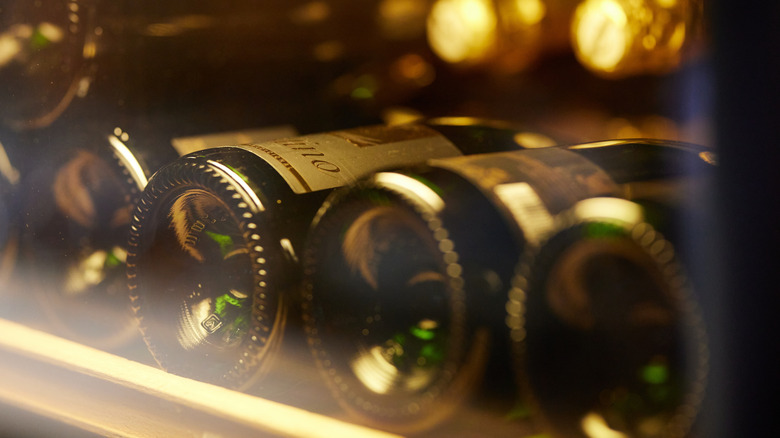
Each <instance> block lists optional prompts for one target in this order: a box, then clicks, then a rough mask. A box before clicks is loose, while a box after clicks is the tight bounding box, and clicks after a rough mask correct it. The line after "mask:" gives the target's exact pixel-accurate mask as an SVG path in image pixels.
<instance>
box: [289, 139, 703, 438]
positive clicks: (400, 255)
mask: <svg viewBox="0 0 780 438" xmlns="http://www.w3.org/2000/svg"><path fill="white" fill-rule="evenodd" d="M583 151H587V152H583ZM705 152H707V153H709V152H708V150H707V149H706V148H701V147H697V146H694V145H683V144H679V143H673V142H663V141H649V140H633V141H614V142H600V143H591V144H584V145H576V146H564V147H560V148H557V147H556V148H547V149H539V150H525V151H515V152H504V153H496V154H484V155H475V156H464V157H456V158H449V159H440V160H431V161H429V162H428V165H427V166H426V167H422V168H418V169H410V170H407V171H402V172H381V173H377V174H375V175H373V176H371V177H369V178H366V179H363V180H362V181H360V182H359V183H357V184H355V185H353V186H351V187H349V188H344V189H341V190H339V191H336V192H334V193H333V194H332V195H331V196H330V197H329V198H328V199H327V200H326V201H325V203H324V205H323V207H322V209H321V210H320V211H319V212H318V214H317V216H316V218H315V221H314V224H313V226H312V229H311V230H310V235H309V240H308V242H307V246H306V250H305V252H304V255H303V258H302V260H303V266H304V274H305V276H304V283H303V292H302V293H303V309H304V310H303V312H304V313H303V316H304V321H305V323H306V331H307V334H308V337H309V344H310V346H311V349H312V352H313V354H314V357H315V360H316V363H317V365H318V367H319V368H320V370H321V374H322V375H323V377H324V378H325V380H326V381H327V382H328V383H329V386H330V387H331V389H332V392H333V393H334V394H335V396H336V399H337V400H338V401H339V402H340V404H341V406H343V407H344V408H345V409H346V410H347V411H348V412H350V413H351V414H353V415H354V417H355V418H356V419H358V420H359V421H361V422H365V423H368V424H371V425H374V426H376V427H380V428H385V429H389V430H393V431H398V432H404V433H417V432H424V431H426V430H429V429H430V428H431V427H434V426H435V425H437V424H440V423H442V422H443V421H445V420H450V421H454V422H456V423H457V421H458V418H457V417H458V416H457V415H454V416H453V414H454V413H456V412H459V409H468V408H467V407H464V405H463V403H464V401H465V400H467V399H470V400H471V401H473V402H474V403H478V404H479V405H480V406H487V405H490V406H494V408H495V407H496V406H503V408H504V409H505V412H508V414H507V415H509V416H511V417H513V418H523V419H525V420H528V419H533V420H535V421H522V422H517V426H518V427H517V430H516V431H515V432H514V433H515V434H534V433H551V434H553V435H555V434H556V433H558V432H559V430H556V429H554V428H549V427H547V426H548V425H547V424H546V423H544V422H543V421H542V420H541V419H542V418H546V417H545V416H543V415H540V411H539V409H538V405H534V404H533V402H532V401H529V400H533V396H532V395H529V392H528V391H527V388H528V386H529V385H526V386H524V387H523V391H518V390H517V387H516V386H515V385H514V383H513V382H514V381H515V380H516V379H515V376H514V374H515V371H516V372H517V375H518V376H520V379H519V380H520V381H521V382H527V381H528V380H529V379H530V380H531V381H535V379H537V378H539V377H538V376H539V375H541V376H543V377H544V378H547V379H550V381H551V382H552V383H551V385H553V387H555V386H554V382H555V381H556V379H557V378H559V376H557V375H556V374H555V373H554V372H551V373H549V374H546V375H545V374H544V371H545V369H546V368H545V365H547V366H548V367H549V368H550V369H551V370H552V369H554V368H553V366H554V365H555V364H548V363H547V362H544V360H542V362H534V364H538V366H539V368H540V371H538V372H537V375H533V376H532V377H530V378H529V377H527V373H525V366H524V365H523V362H524V361H525V360H531V361H539V359H538V358H537V356H538V355H532V354H531V353H530V352H529V353H528V354H527V355H526V356H520V355H519V354H518V355H514V356H513V355H512V354H510V352H511V351H515V350H516V352H519V351H521V350H522V347H520V346H517V347H515V346H513V345H512V343H513V342H517V343H519V342H520V341H521V340H525V341H528V340H530V339H531V338H532V336H531V334H530V333H529V334H528V335H527V336H526V337H524V338H522V339H520V336H519V335H518V334H517V333H516V331H522V330H524V329H527V326H526V324H525V320H524V319H522V318H521V317H520V316H517V314H516V313H517V312H518V311H517V306H518V305H519V304H518V303H517V302H516V301H517V300H518V298H517V296H516V295H517V294H518V292H516V289H517V286H516V285H515V286H514V288H513V282H515V283H516V282H517V281H518V280H513V278H514V277H515V275H516V269H517V267H518V263H519V261H520V260H521V259H522V255H523V253H524V252H525V251H530V250H529V249H527V248H536V247H537V246H538V245H539V244H540V242H541V239H543V238H544V237H545V236H548V235H550V234H554V233H556V232H557V231H558V230H559V229H560V227H562V223H561V219H559V217H566V215H567V214H568V213H567V212H569V211H570V210H572V209H575V208H576V207H577V206H580V205H587V202H591V201H592V200H593V199H606V201H604V202H606V203H608V202H612V203H613V204H610V205H612V206H613V207H618V210H619V209H620V208H624V207H625V206H630V207H627V208H629V209H630V210H631V211H633V212H634V213H636V214H634V216H633V220H635V221H637V222H638V223H637V226H639V224H641V225H642V226H645V227H647V229H648V230H652V229H653V226H652V224H651V223H649V222H648V221H651V222H655V223H659V225H660V222H658V221H655V219H654V218H651V217H643V213H642V212H643V211H645V208H644V207H642V206H640V204H639V203H638V202H644V201H640V199H639V198H641V197H642V196H645V195H642V196H639V197H637V198H636V199H635V200H636V201H637V202H633V201H628V200H626V199H621V197H625V196H626V195H630V194H631V193H630V192H631V191H632V190H633V191H634V192H636V191H637V190H638V189H639V188H645V189H647V188H648V187H655V186H657V185H661V186H662V187H667V186H669V185H671V186H675V185H676V187H677V188H679V187H682V186H685V185H687V184H688V182H687V180H689V179H697V178H701V177H702V176H703V174H707V173H709V170H710V169H709V168H710V167H711V165H710V164H708V163H707V162H705V161H703V160H702V159H701V157H700V156H699V154H700V153H705ZM705 155H707V154H705ZM707 156H708V155H707ZM680 179H682V180H685V182H683V181H680ZM646 193H652V194H653V195H654V196H652V198H653V199H654V200H658V199H661V200H663V196H662V195H658V191H657V190H655V191H654V190H649V191H646ZM605 197H606V198H605ZM662 205H663V204H662ZM603 213H604V215H605V216H604V217H605V218H609V217H610V215H612V214H615V213H614V211H613V209H611V208H607V209H606V210H605V211H604V212H603ZM594 217H598V215H597V214H594ZM618 217H620V216H618ZM605 222H606V223H607V225H608V224H609V223H611V222H609V220H607V219H605ZM599 225H600V224H596V225H594V226H593V229H594V230H597V229H598V226H599ZM663 225H664V226H666V224H663ZM605 229H606V230H607V231H610V230H612V229H613V228H610V227H609V226H605ZM654 236H656V237H657V238H656V240H657V241H658V242H662V241H663V240H662V239H661V238H660V234H659V235H654ZM653 244H655V243H654V242H650V245H651V246H652V245H653ZM660 244H661V243H657V244H656V245H660ZM668 248H671V245H668ZM634 252H635V253H637V254H638V255H636V257H644V258H643V259H642V260H643V262H644V263H645V264H644V265H641V267H642V268H645V269H646V270H651V269H658V270H662V271H663V272H665V266H661V265H660V264H659V263H658V261H657V260H655V259H653V258H652V257H651V255H650V254H649V253H647V249H646V248H644V247H639V248H638V249H636V248H635V249H634ZM665 257H669V260H666V262H669V263H672V262H671V261H672V260H674V259H675V258H676V255H675V253H674V252H669V253H666V254H665ZM647 259H649V261H648V260H647ZM654 263H655V264H654ZM605 271H609V269H608V268H605ZM613 271H616V273H615V274H614V275H624V276H629V277H630V276H632V275H637V274H636V272H634V271H628V272H629V274H626V273H625V272H624V267H623V266H622V265H618V267H616V268H614V269H613ZM531 272H534V273H535V272H536V270H535V269H532V270H531ZM605 275H606V274H603V275H602V273H600V272H596V273H595V274H594V276H597V278H601V277H602V276H605ZM555 278H556V279H563V278H567V275H563V274H562V275H557V274H556V277H555ZM666 280H669V281H672V280H671V279H668V278H666V277H663V278H661V279H660V280H658V281H659V282H661V283H662V284H663V285H664V287H667V285H666V284H665V283H663V281H666ZM560 281H563V280H560ZM572 281H574V280H572ZM603 281H605V282H608V278H606V279H605V280H603ZM675 281H677V280H675ZM621 287H622V285H621ZM675 287H676V286H675ZM615 288H618V287H617V286H616V287H615ZM619 290H621V291H624V292H625V294H626V295H627V296H629V297H633V295H634V294H635V292H634V291H631V290H630V289H627V288H626V289H625V290H624V289H619ZM675 293H677V292H675ZM680 293H682V292H680ZM510 297H511V299H509V300H508V298H510ZM627 299H628V298H627ZM657 299H658V300H661V301H662V300H666V301H664V303H665V304H666V306H667V307H666V308H672V309H674V311H673V312H672V311H670V312H669V314H668V316H669V318H670V319H671V320H672V321H673V322H674V324H675V325H673V327H671V328H669V327H663V328H658V329H657V330H656V328H655V327H652V328H650V329H648V332H649V334H648V336H660V337H665V338H669V339H670V340H669V341H668V342H671V343H674V342H677V341H679V342H678V343H677V344H675V345H676V346H677V347H680V348H681V349H684V348H692V349H693V350H692V351H695V352H696V354H698V353H699V352H698V350H697V349H696V346H692V345H691V344H690V343H688V341H689V340H690V339H692V338H689V336H688V332H687V331H685V330H684V329H683V328H681V327H682V326H685V325H686V324H688V322H689V321H690V320H692V319H694V317H695V313H696V312H695V311H693V310H691V309H690V308H689V307H686V306H687V304H689V303H688V302H686V306H683V305H682V304H681V301H680V302H677V301H673V298H671V297H666V296H664V297H659V298H657ZM682 299H683V298H679V300H682ZM629 301H630V300H629ZM507 309H509V310H510V311H512V312H515V313H513V314H510V317H509V318H508V317H507V313H506V311H507ZM675 312H676V313H675ZM525 313H528V315H525ZM525 313H523V315H525V316H524V317H525V318H532V317H533V316H532V315H531V310H528V311H527V312H525ZM512 317H514V318H515V319H512ZM518 318H520V319H519V320H518ZM507 322H508V323H510V326H511V327H512V328H513V329H514V330H516V331H510V330H509V329H508V328H507V326H506V323H507ZM664 330H666V331H664ZM510 333H511V336H510ZM598 336H601V337H602V338H604V339H606V340H605V341H604V342H605V343H609V342H610V341H612V340H613V337H614V338H618V335H617V334H615V335H614V336H613V334H611V333H609V332H606V333H604V332H601V333H599V334H598ZM534 339H535V342H537V343H539V344H541V345H547V344H550V345H553V346H558V345H559V343H558V340H557V339H556V338H555V337H546V336H544V335H538V334H534ZM645 341H647V340H646V339H643V338H638V339H637V346H636V348H640V349H641V348H647V349H648V350H649V349H651V348H654V345H653V344H651V343H649V342H645ZM529 342H530V341H529ZM691 342H693V341H691ZM588 347H589V346H588V345H587V344H580V345H572V344H571V343H570V344H567V345H563V346H560V350H561V351H562V352H569V351H578V352H579V351H582V354H583V355H586V356H587V355H588V354H589V353H590V351H589V350H588ZM539 348H541V347H539ZM551 348H552V347H551ZM685 351H688V350H685ZM621 353H623V352H622V351H618V352H616V353H614V354H615V356H619V355H620V354H621ZM572 354H574V353H572ZM594 354H597V353H595V352H594ZM625 354H626V355H629V353H628V352H625ZM659 354H660V353H659ZM696 354H694V355H693V356H695V357H686V358H685V360H681V362H677V363H675V364H674V366H678V367H677V368H674V372H677V371H680V370H684V371H685V372H687V371H690V370H694V374H695V373H696V372H699V371H700V367H699V365H700V362H701V361H702V360H703V359H702V358H701V357H700V356H696ZM515 356H516V357H515ZM621 358H622V357H617V358H616V359H615V360H616V361H617V360H619V359H621ZM557 359H560V360H561V362H560V366H561V367H566V366H572V367H576V365H574V364H572V361H571V360H568V359H569V358H557ZM515 362H517V363H516V364H515ZM660 362H661V361H660V360H659V364H660ZM655 364H656V363H655V362H652V363H650V362H648V363H647V364H645V365H648V367H649V368H647V369H648V370H649V371H648V372H651V371H652V370H656V368H653V367H652V366H650V365H655ZM515 365H516V366H515ZM623 366H624V364H620V363H617V362H616V363H615V364H614V369H615V370H619V371H620V372H623V371H624V370H623ZM605 367H606V365H605ZM513 369H514V370H515V371H513ZM670 369H671V367H670ZM520 370H523V371H522V372H521V371H520ZM686 377H688V375H687V374H686ZM584 382H585V379H583V382H579V381H576V380H575V381H574V382H570V383H571V384H570V385H563V386H560V387H555V389H557V390H558V391H559V393H560V394H561V397H562V398H565V397H566V396H569V395H571V397H572V398H575V397H576V396H577V393H578V392H579V388H578V386H577V384H581V385H585V383H584ZM601 383H602V382H597V383H595V385H596V386H598V385H599V384H601ZM546 389H547V388H543V390H542V392H544V391H545V390H546ZM605 389H606V388H605ZM691 391H694V390H693V389H691ZM518 394H519V395H518ZM531 394H535V393H531ZM674 402H680V399H679V398H676V399H674ZM670 403H673V402H670ZM470 406H474V405H470ZM686 406H687V405H686ZM668 407H669V406H663V408H662V409H661V410H662V411H663V412H664V413H665V414H666V413H669V412H670V410H668V409H666V408H668ZM495 409H499V408H495ZM545 409H549V410H550V411H551V412H556V406H555V405H551V406H545ZM645 413H646V412H640V413H638V414H637V415H638V416H641V415H643V414H645ZM453 418H454V419H453ZM556 419H557V418H556ZM552 424H553V425H557V423H555V422H553V423H552ZM453 427H454V426H453ZM626 431H627V432H633V431H629V430H626ZM566 432H569V431H566ZM560 436H569V435H566V434H565V433H564V434H562V435H560Z"/></svg>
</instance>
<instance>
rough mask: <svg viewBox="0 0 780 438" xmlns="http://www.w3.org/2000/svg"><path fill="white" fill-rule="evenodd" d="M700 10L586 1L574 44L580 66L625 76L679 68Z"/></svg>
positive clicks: (623, 0)
mask: <svg viewBox="0 0 780 438" xmlns="http://www.w3.org/2000/svg"><path fill="white" fill-rule="evenodd" d="M700 19H701V17H699V16H698V11H697V10H696V9H695V8H694V7H693V6H692V5H691V4H690V3H689V2H677V1H676V0H660V1H654V0H585V1H583V2H582V3H580V5H579V6H578V7H577V9H576V11H575V14H574V18H573V20H572V25H571V40H572V45H573V48H574V52H575V54H576V55H577V58H578V59H579V61H580V63H581V64H582V65H583V66H585V67H586V68H588V69H590V70H592V71H594V72H595V73H597V74H600V75H602V76H606V77H621V76H629V75H633V74H642V73H664V72H667V71H669V70H671V69H673V68H674V67H676V66H677V65H678V64H679V62H680V59H681V56H682V54H683V49H684V48H685V43H686V40H688V39H689V35H688V34H689V30H690V28H694V27H696V25H697V20H700Z"/></svg>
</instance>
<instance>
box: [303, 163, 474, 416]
mask: <svg viewBox="0 0 780 438" xmlns="http://www.w3.org/2000/svg"><path fill="white" fill-rule="evenodd" d="M408 180H409V181H415V180H413V179H411V178H408ZM389 183H390V181H386V182H385V184H389ZM429 190H430V189H429ZM431 193H432V194H433V192H431ZM363 196H364V195H360V196H359V198H358V199H353V200H351V201H349V202H347V203H340V204H339V207H340V208H339V209H338V210H334V216H333V217H329V218H327V219H325V221H326V225H325V226H323V227H322V228H321V230H325V232H323V233H317V236H320V237H321V238H322V240H321V241H319V240H318V245H317V247H316V248H317V254H318V255H317V257H316V260H317V263H316V271H317V272H315V273H314V274H313V276H312V277H310V280H311V282H310V284H311V285H312V289H311V295H310V297H309V298H308V300H310V301H309V303H308V304H307V306H310V307H307V308H308V309H309V310H307V314H308V316H307V318H308V321H309V324H308V326H307V331H308V333H309V339H310V343H311V345H312V347H313V350H314V354H315V356H316V357H317V358H318V359H319V360H318V363H319V365H320V367H321V369H322V371H323V375H325V376H326V380H327V381H328V383H329V384H331V385H332V386H333V387H334V388H335V389H336V391H337V393H338V394H339V395H340V397H339V400H340V402H341V403H342V404H343V405H344V406H345V407H346V408H347V409H348V410H349V411H350V412H352V413H355V414H357V415H358V417H360V418H363V419H366V420H368V421H381V422H383V423H382V424H384V425H385V426H386V427H394V428H401V429H403V430H409V428H411V429H412V430H415V428H416V427H421V426H422V424H426V423H430V422H435V421H438V419H440V418H441V417H442V416H446V415H447V414H448V413H449V412H450V409H449V408H451V406H450V404H452V405H454V404H456V402H457V400H460V399H461V398H462V395H463V394H462V393H461V392H462V391H466V390H467V385H466V384H465V383H464V382H465V381H463V380H461V379H464V378H466V377H464V376H463V375H462V374H469V373H468V372H467V371H465V370H464V369H462V368H461V367H463V363H462V362H463V361H464V357H463V356H465V355H466V351H467V350H468V346H465V345H464V343H466V338H467V336H466V334H465V331H466V330H465V311H466V309H465V306H463V305H462V304H463V301H462V300H463V295H462V290H461V289H460V286H457V285H460V284H462V283H461V282H460V281H458V280H459V279H460V277H459V275H460V271H459V269H458V268H460V266H459V265H457V263H456V260H453V259H455V258H456V257H452V256H453V255H454V254H450V256H444V255H443V253H442V251H445V250H451V245H452V243H451V242H449V241H448V240H446V239H444V237H443V236H444V234H446V233H445V232H444V230H441V231H439V232H438V233H434V232H433V231H432V230H431V229H430V228H429V226H428V224H426V221H425V220H423V219H421V218H420V217H419V216H418V215H417V213H416V212H414V211H413V210H411V209H410V208H409V207H407V206H405V205H404V204H400V203H390V201H389V200H388V199H387V198H386V197H385V196H386V195H384V194H382V193H381V192H369V193H367V194H365V198H363ZM421 202H422V201H421ZM336 211H337V212H338V213H335V212H336ZM338 230H340V232H339V231H338ZM445 252H446V251H445ZM307 257H311V253H308V254H307ZM470 377H472V376H469V378H470ZM454 382H460V383H463V384H464V385H466V386H463V387H461V385H460V384H455V383H454ZM456 387H457V388H456Z"/></svg>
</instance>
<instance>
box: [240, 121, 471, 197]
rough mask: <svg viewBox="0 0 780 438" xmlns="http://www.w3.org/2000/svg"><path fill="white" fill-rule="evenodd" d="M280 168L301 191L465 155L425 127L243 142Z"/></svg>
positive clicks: (276, 167) (386, 128)
mask: <svg viewBox="0 0 780 438" xmlns="http://www.w3.org/2000/svg"><path fill="white" fill-rule="evenodd" d="M238 147H240V148H242V149H245V150H247V151H250V152H252V153H254V154H256V155H257V156H258V157H260V158H262V159H263V160H265V161H266V162H267V163H268V164H270V165H271V166H273V167H274V169H276V170H277V171H278V172H279V174H280V175H281V176H282V177H283V178H284V180H285V181H287V183H288V184H289V185H290V188H292V190H293V191H294V192H295V193H307V192H313V191H318V190H325V189H332V188H336V187H341V186H343V185H346V184H349V183H351V182H354V181H355V180H357V179H358V178H360V177H363V176H366V175H368V174H370V173H373V172H376V171H379V170H387V169H393V168H400V167H404V166H408V165H412V164H417V163H421V162H424V161H425V160H426V159H429V158H444V157H453V156H459V155H461V152H460V150H459V149H458V148H457V147H455V146H454V145H453V144H452V143H450V141H449V140H447V139H446V138H444V137H443V136H442V135H440V134H438V133H437V132H436V131H433V130H432V129H429V128H425V127H423V126H414V125H404V126H396V127H389V126H376V127H366V128H358V129H354V130H346V131H336V132H331V133H327V134H316V135H308V136H305V137H298V138H286V139H279V140H275V141H272V142H267V143H263V144H249V145H241V146H238Z"/></svg>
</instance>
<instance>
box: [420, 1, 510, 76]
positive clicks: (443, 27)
mask: <svg viewBox="0 0 780 438" xmlns="http://www.w3.org/2000/svg"><path fill="white" fill-rule="evenodd" d="M496 24H497V17H496V10H495V7H494V6H493V3H492V2H491V1H489V0H439V1H437V2H436V3H435V4H434V5H433V8H432V9H431V13H430V15H429V16H428V22H427V31H428V42H429V44H430V46H431V49H433V51H434V52H435V53H436V54H437V55H438V56H439V57H440V58H441V59H443V60H444V61H446V62H449V63H453V64H456V63H467V64H468V63H475V62H477V61H479V60H480V59H481V58H483V57H486V56H487V55H488V54H489V53H488V52H489V51H490V49H491V47H492V46H493V44H494V43H495V40H496Z"/></svg>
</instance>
